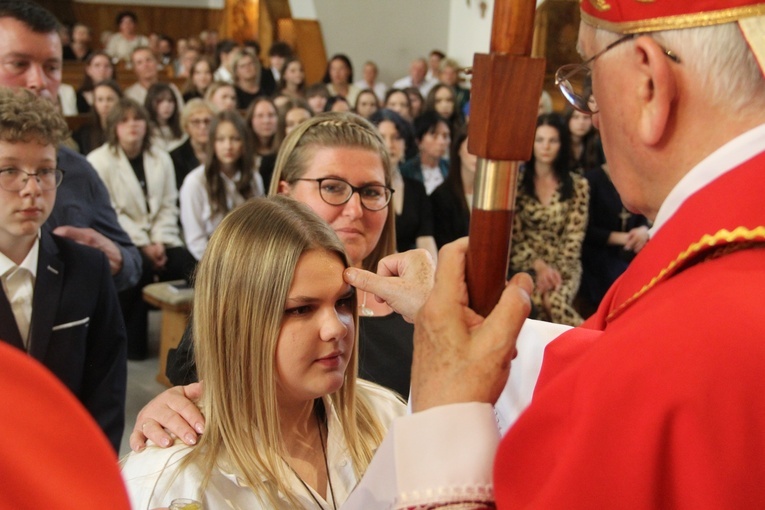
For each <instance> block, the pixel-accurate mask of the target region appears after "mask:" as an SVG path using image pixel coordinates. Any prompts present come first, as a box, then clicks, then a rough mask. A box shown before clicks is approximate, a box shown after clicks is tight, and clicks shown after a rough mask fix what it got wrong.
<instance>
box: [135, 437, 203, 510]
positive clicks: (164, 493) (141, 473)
mask: <svg viewBox="0 0 765 510" xmlns="http://www.w3.org/2000/svg"><path fill="white" fill-rule="evenodd" d="M193 449H194V448H193V447H191V446H187V445H185V444H183V443H182V442H181V441H178V442H177V443H176V444H174V445H172V446H170V447H168V448H160V447H158V446H155V445H153V444H152V443H151V442H149V446H147V447H146V449H145V450H143V451H141V452H131V453H130V454H128V455H127V456H125V457H123V458H122V459H121V460H120V469H121V471H122V479H123V480H124V482H125V487H126V488H127V491H128V494H129V495H130V501H131V503H132V504H133V507H134V508H154V507H157V506H160V505H161V503H159V502H164V503H163V504H167V502H169V501H170V500H171V499H173V498H175V497H186V498H190V497H195V496H196V492H197V491H196V490H194V489H195V488H196V489H198V488H199V487H200V485H201V483H202V481H203V478H204V476H203V473H202V471H201V470H200V469H199V468H198V467H197V466H196V465H194V464H189V465H184V464H182V463H181V461H182V460H183V459H184V458H185V457H186V456H187V455H189V454H190V453H191V452H192V451H193ZM165 500H167V501H166V502H165ZM150 504H151V505H153V506H148V507H147V506H146V505H150Z"/></svg>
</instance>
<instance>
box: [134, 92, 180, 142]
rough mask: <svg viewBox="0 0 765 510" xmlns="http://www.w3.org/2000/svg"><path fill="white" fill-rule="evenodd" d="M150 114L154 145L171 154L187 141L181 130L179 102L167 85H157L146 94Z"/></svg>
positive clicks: (147, 108)
mask: <svg viewBox="0 0 765 510" xmlns="http://www.w3.org/2000/svg"><path fill="white" fill-rule="evenodd" d="M143 106H144V108H146V111H147V112H148V113H149V120H150V122H151V134H152V136H153V137H154V140H153V141H154V145H155V146H156V147H157V148H158V149H160V150H163V151H166V152H170V151H172V150H174V149H175V148H177V147H178V146H179V145H181V144H182V143H183V142H185V141H186V137H185V135H184V133H183V130H182V129H181V121H180V116H181V115H180V112H179V111H178V101H177V99H176V97H175V94H174V93H173V89H171V88H170V86H169V85H168V84H167V83H155V84H154V85H152V86H151V87H149V90H148V92H147V93H146V101H144V104H143Z"/></svg>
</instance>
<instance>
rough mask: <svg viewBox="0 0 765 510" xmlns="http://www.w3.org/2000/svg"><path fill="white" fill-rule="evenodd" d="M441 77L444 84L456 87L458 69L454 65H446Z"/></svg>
mask: <svg viewBox="0 0 765 510" xmlns="http://www.w3.org/2000/svg"><path fill="white" fill-rule="evenodd" d="M439 78H440V79H441V83H443V84H444V85H448V86H450V87H454V86H455V85H456V84H457V79H458V75H457V70H456V69H455V68H453V67H452V66H446V67H444V68H443V69H442V70H441V73H440V76H439Z"/></svg>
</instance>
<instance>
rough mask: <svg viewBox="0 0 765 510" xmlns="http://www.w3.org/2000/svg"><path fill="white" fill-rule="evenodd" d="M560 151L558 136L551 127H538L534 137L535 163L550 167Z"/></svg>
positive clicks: (555, 130)
mask: <svg viewBox="0 0 765 510" xmlns="http://www.w3.org/2000/svg"><path fill="white" fill-rule="evenodd" d="M559 151H560V134H559V133H558V130H557V129H555V128H554V127H552V126H539V127H538V128H537V133H536V135H535V136H534V158H535V159H536V161H537V163H544V164H546V165H552V164H553V162H554V161H555V158H557V157H558V152H559Z"/></svg>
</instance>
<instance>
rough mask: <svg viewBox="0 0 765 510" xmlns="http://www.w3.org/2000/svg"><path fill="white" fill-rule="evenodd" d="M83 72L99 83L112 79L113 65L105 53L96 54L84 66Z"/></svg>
mask: <svg viewBox="0 0 765 510" xmlns="http://www.w3.org/2000/svg"><path fill="white" fill-rule="evenodd" d="M85 73H87V75H88V76H90V79H91V80H93V83H99V82H102V81H104V80H111V79H112V77H113V76H114V67H112V63H111V62H110V61H109V58H108V57H107V56H106V55H96V56H95V57H93V59H92V60H91V61H90V64H88V65H87V67H86V68H85Z"/></svg>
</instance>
